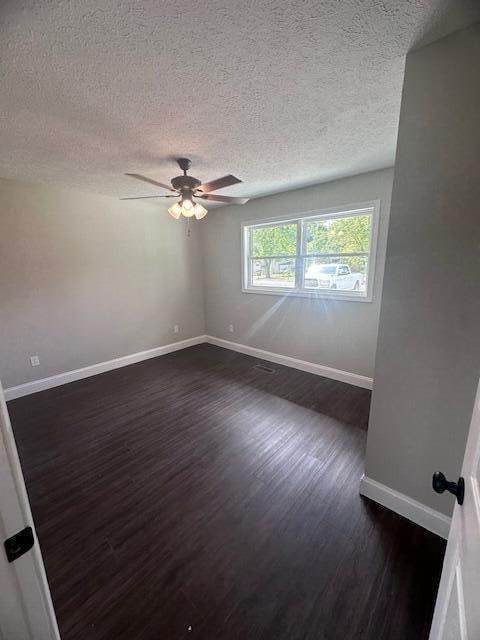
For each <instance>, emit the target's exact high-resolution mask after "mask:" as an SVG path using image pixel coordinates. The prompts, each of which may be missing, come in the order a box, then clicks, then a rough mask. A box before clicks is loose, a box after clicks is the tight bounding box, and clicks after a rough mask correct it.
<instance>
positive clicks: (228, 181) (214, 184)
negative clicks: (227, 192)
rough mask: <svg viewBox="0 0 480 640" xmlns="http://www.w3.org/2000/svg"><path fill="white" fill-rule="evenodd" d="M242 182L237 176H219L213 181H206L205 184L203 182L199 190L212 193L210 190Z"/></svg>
mask: <svg viewBox="0 0 480 640" xmlns="http://www.w3.org/2000/svg"><path fill="white" fill-rule="evenodd" d="M239 182H242V181H241V180H240V179H239V178H236V177H235V176H232V175H228V176H223V178H217V180H212V181H211V182H206V183H205V184H201V185H200V186H199V187H198V190H199V191H201V192H202V193H210V191H216V190H217V189H223V187H230V186H231V185H232V184H238V183H239Z"/></svg>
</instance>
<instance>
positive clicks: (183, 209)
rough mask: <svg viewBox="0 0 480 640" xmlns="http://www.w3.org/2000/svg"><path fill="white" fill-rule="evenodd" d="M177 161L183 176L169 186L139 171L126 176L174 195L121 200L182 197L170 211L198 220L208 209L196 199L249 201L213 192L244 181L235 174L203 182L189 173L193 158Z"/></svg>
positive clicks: (243, 202)
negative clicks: (171, 192)
mask: <svg viewBox="0 0 480 640" xmlns="http://www.w3.org/2000/svg"><path fill="white" fill-rule="evenodd" d="M177 163H178V166H179V167H180V169H181V170H182V171H183V176H177V177H176V178H172V180H171V184H172V186H171V187H169V186H168V185H167V184H163V183H162V182H158V181H157V180H152V179H151V178H147V177H145V176H142V175H140V174H138V173H126V174H125V175H126V176H130V177H131V178H136V179H137V180H142V181H143V182H148V183H149V184H153V185H155V186H156V187H161V188H162V189H167V190H168V191H173V192H174V195H172V194H168V195H158V196H138V197H133V198H120V200H147V199H149V198H180V200H179V201H178V202H175V204H173V205H172V206H171V207H169V209H168V213H169V214H170V215H171V216H172V217H173V218H175V219H176V220H178V218H180V216H181V215H183V216H185V217H186V218H191V217H192V216H195V218H196V219H197V220H201V219H202V218H204V217H205V216H206V215H207V209H205V207H203V206H202V205H201V204H200V203H199V202H195V199H201V200H213V201H215V202H225V203H226V204H245V203H246V202H248V200H249V198H233V197H231V196H219V195H215V194H212V193H211V191H216V190H217V189H223V188H224V187H229V186H231V185H232V184H238V183H239V182H242V181H241V180H239V179H238V178H236V177H235V176H232V175H228V176H223V178H217V180H211V181H210V182H205V183H203V184H202V182H201V181H200V180H199V179H198V178H194V177H193V176H188V175H187V171H188V170H189V169H190V166H191V164H192V162H191V160H189V159H188V158H178V159H177Z"/></svg>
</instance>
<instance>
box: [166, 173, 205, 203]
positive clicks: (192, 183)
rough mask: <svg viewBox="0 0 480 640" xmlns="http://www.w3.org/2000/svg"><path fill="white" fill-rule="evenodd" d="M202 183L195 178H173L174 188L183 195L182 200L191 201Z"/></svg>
mask: <svg viewBox="0 0 480 640" xmlns="http://www.w3.org/2000/svg"><path fill="white" fill-rule="evenodd" d="M201 184H202V183H201V181H200V180H199V179H198V178H194V177H193V176H177V177H176V178H172V187H173V188H174V189H176V190H177V191H179V192H180V193H181V194H182V198H188V199H189V200H191V198H192V196H193V192H194V191H195V189H198V187H199V186H200V185H201Z"/></svg>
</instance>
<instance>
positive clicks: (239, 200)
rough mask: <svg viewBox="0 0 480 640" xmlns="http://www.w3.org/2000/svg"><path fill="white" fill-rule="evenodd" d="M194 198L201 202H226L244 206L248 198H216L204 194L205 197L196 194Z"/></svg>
mask: <svg viewBox="0 0 480 640" xmlns="http://www.w3.org/2000/svg"><path fill="white" fill-rule="evenodd" d="M195 197H196V198H201V199H202V200H215V202H226V203H227V204H245V203H246V202H248V201H249V200H250V198H232V196H217V195H215V194H210V193H206V194H205V195H200V194H197V195H195Z"/></svg>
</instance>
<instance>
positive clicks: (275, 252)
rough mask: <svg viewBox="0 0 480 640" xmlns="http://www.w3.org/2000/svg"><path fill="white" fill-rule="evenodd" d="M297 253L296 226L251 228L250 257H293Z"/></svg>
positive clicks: (290, 224)
mask: <svg viewBox="0 0 480 640" xmlns="http://www.w3.org/2000/svg"><path fill="white" fill-rule="evenodd" d="M296 253H297V224H296V222H293V223H292V222H289V223H287V224H278V225H272V226H270V227H252V229H251V247H250V255H251V256H294V255H295V254H296Z"/></svg>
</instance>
